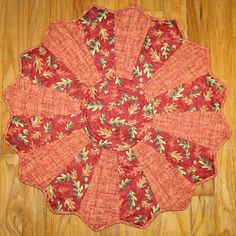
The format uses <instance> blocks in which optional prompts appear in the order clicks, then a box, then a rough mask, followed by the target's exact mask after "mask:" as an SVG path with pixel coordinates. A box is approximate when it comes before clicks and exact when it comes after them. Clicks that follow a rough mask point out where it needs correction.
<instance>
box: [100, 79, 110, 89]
mask: <svg viewBox="0 0 236 236" xmlns="http://www.w3.org/2000/svg"><path fill="white" fill-rule="evenodd" d="M107 85H108V81H104V82H102V83H101V85H100V86H99V90H100V91H102V90H104V89H105V88H106V87H107Z"/></svg>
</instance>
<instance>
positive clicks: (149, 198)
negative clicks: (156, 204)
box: [145, 187, 153, 201]
mask: <svg viewBox="0 0 236 236" xmlns="http://www.w3.org/2000/svg"><path fill="white" fill-rule="evenodd" d="M145 196H146V198H147V200H149V201H151V200H152V198H153V193H152V190H151V189H150V187H147V188H146V189H145Z"/></svg>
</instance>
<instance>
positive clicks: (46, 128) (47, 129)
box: [43, 121, 52, 134]
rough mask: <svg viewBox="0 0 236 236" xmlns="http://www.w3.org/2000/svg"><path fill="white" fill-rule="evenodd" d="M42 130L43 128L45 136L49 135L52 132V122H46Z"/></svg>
mask: <svg viewBox="0 0 236 236" xmlns="http://www.w3.org/2000/svg"><path fill="white" fill-rule="evenodd" d="M43 128H44V132H45V133H46V134H49V133H50V132H51V130H52V122H51V121H48V122H47V123H46V124H45V125H44V126H43Z"/></svg>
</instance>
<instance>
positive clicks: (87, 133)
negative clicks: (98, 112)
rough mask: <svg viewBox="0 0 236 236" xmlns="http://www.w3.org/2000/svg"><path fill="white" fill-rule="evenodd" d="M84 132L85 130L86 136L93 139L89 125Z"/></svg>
mask: <svg viewBox="0 0 236 236" xmlns="http://www.w3.org/2000/svg"><path fill="white" fill-rule="evenodd" d="M84 130H85V133H86V135H87V136H88V137H89V138H91V137H92V133H91V131H90V128H89V126H88V125H86V126H85V128H84Z"/></svg>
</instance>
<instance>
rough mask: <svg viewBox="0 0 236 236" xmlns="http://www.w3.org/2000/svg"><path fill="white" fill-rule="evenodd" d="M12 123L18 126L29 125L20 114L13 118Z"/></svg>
mask: <svg viewBox="0 0 236 236" xmlns="http://www.w3.org/2000/svg"><path fill="white" fill-rule="evenodd" d="M11 123H12V124H13V125H15V126H16V127H19V126H20V127H24V126H26V125H27V122H26V121H23V120H21V119H20V118H19V117H18V116H14V117H13V118H12V121H11Z"/></svg>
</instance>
